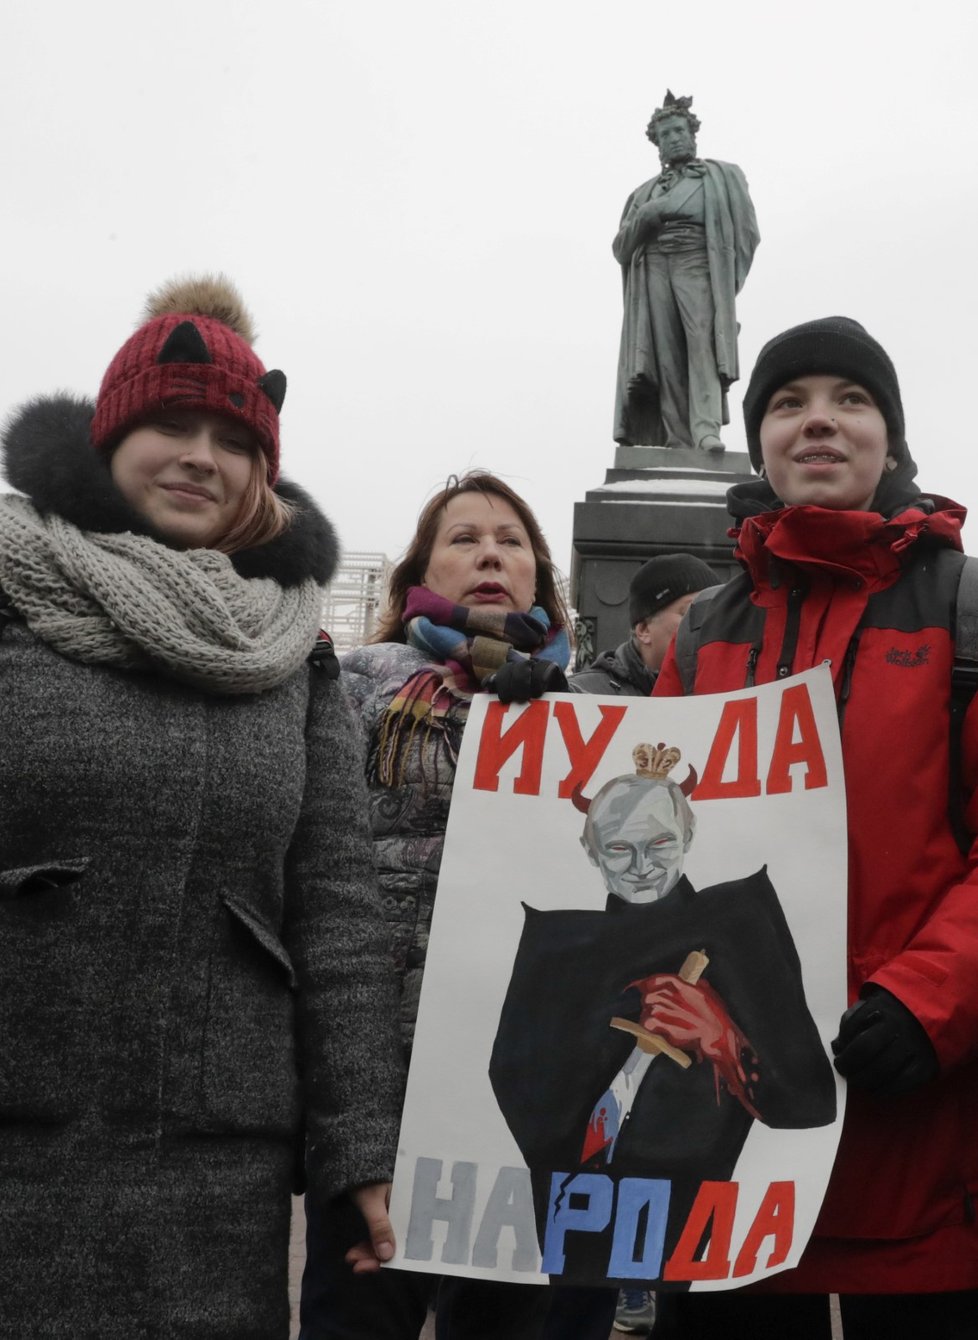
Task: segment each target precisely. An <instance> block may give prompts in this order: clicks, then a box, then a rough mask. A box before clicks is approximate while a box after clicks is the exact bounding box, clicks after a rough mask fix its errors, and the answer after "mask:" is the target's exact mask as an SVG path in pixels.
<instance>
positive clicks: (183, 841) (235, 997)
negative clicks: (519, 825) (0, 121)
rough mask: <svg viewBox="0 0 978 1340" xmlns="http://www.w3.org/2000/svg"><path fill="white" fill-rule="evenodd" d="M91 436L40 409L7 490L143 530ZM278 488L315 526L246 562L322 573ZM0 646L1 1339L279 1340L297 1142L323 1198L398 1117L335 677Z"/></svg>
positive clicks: (17, 623) (10, 460)
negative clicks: (259, 674) (275, 675)
mask: <svg viewBox="0 0 978 1340" xmlns="http://www.w3.org/2000/svg"><path fill="white" fill-rule="evenodd" d="M90 417H91V407H90V406H84V405H79V404H77V403H73V402H68V401H60V402H47V403H43V404H38V405H35V406H32V407H30V408H29V409H28V410H27V411H26V412H25V414H24V415H23V417H21V418H20V419H19V420H18V421H17V422H16V423H15V424H14V425H13V427H12V428H11V429H10V430H9V431H8V434H7V437H6V442H5V452H6V465H7V472H8V477H9V478H10V479H11V480H12V481H13V482H16V483H17V484H19V485H20V486H21V487H22V488H25V489H27V490H28V491H29V492H30V494H31V497H32V499H33V501H34V503H35V505H36V506H37V507H38V508H39V509H41V510H44V511H54V512H56V513H59V514H61V515H64V516H67V517H69V518H70V519H72V520H74V521H76V522H78V523H79V524H82V525H84V526H85V527H86V528H89V529H92V528H97V529H101V530H115V529H120V528H124V527H126V526H127V525H128V524H129V521H130V520H131V514H129V513H128V509H126V508H125V505H124V504H123V502H122V500H121V498H120V497H119V496H118V495H117V494H116V493H115V491H114V489H113V487H112V484H111V479H110V476H109V474H108V471H107V469H106V467H105V465H104V464H103V463H102V461H101V460H100V459H99V458H98V457H97V456H96V455H95V453H94V452H93V451H92V449H91V448H90V447H89V446H88V442H87V437H88V423H89V421H90ZM283 491H287V492H288V493H289V494H290V495H291V496H292V497H293V498H294V499H295V500H296V501H297V502H298V504H299V509H300V510H299V515H298V518H297V521H296V523H295V525H294V526H293V528H292V529H291V530H290V531H289V532H287V533H286V535H285V536H284V537H283V538H282V539H280V540H279V541H277V542H276V543H275V545H274V546H272V545H269V546H267V551H266V552H262V553H259V552H257V551H255V552H253V553H252V554H250V555H242V556H240V558H239V559H238V561H237V566H238V568H239V571H250V572H252V573H255V574H257V573H259V572H264V573H265V574H267V575H275V574H278V575H279V577H280V579H281V580H282V581H283V583H285V584H287V583H289V582H290V581H293V582H294V581H299V580H302V579H303V578H305V577H306V576H307V575H309V574H310V573H314V574H316V575H317V576H319V577H325V576H326V575H327V574H328V572H329V571H330V570H331V568H332V566H333V564H334V562H335V555H336V550H335V542H334V539H333V535H332V530H331V528H330V527H329V524H328V523H327V522H326V521H325V519H324V518H322V517H321V516H320V515H319V513H318V512H317V511H316V509H315V507H314V505H313V504H312V503H311V502H310V501H309V500H308V499H307V498H305V496H304V495H302V494H301V493H300V492H299V491H297V490H295V489H288V488H287V489H286V490H283ZM137 524H138V523H137ZM140 528H141V529H143V530H145V529H146V528H145V526H141V527H140ZM14 614H15V615H16V611H14ZM0 629H2V636H0V738H2V741H3V744H2V748H0V1021H2V1029H0V1186H2V1188H3V1195H2V1197H0V1243H2V1250H0V1335H2V1336H10V1337H14V1336H16V1337H18V1340H31V1338H35V1340H41V1338H42V1337H43V1340H57V1338H59V1337H72V1340H80V1338H81V1337H92V1338H93V1340H94V1337H98V1340H149V1338H150V1337H152V1338H153V1340H177V1337H179V1338H180V1340H207V1338H208V1337H210V1338H212V1340H218V1338H220V1340H227V1338H228V1337H231V1336H234V1337H235V1340H245V1338H246V1337H253V1340H274V1337H282V1338H283V1340H284V1337H285V1336H286V1335H287V1334H288V1296H287V1287H286V1286H287V1244H288V1235H289V1216H290V1208H291V1199H290V1190H291V1187H292V1181H293V1172H294V1167H295V1162H296V1154H297V1141H298V1138H299V1136H300V1132H301V1127H302V1124H303V1122H304V1123H305V1126H306V1131H307V1139H308V1160H307V1162H308V1176H309V1179H310V1182H311V1184H312V1185H314V1186H315V1187H316V1188H317V1190H318V1192H319V1194H320V1195H321V1196H324V1197H325V1196H330V1195H334V1194H336V1193H337V1192H339V1191H341V1190H343V1189H345V1188H348V1187H351V1186H354V1185H357V1184H360V1183H363V1182H367V1181H376V1180H382V1179H385V1178H387V1177H388V1176H389V1175H390V1173H391V1169H392V1166H393V1154H394V1148H395V1141H396V1133H397V1125H396V1122H397V1117H398V1112H399V1076H398V1070H399V1061H398V1059H397V1058H396V1042H395V1038H394V1036H393V1030H391V1029H390V1027H389V1020H390V1019H391V1018H392V1016H393V1010H394V1000H393V996H394V992H393V983H392V981H391V975H390V972H389V966H388V963H387V959H386V951H385V936H384V930H383V924H382V921H381V918H380V916H379V913H378V908H377V899H376V890H375V884H374V879H373V874H372V870H371V863H370V847H369V840H368V833H367V827H366V796H365V793H364V788H363V784H362V762H361V758H360V754H359V746H358V740H357V737H356V731H355V726H354V722H353V719H352V716H351V713H350V710H349V706H348V703H347V701H346V698H345V695H344V692H343V689H342V687H341V684H340V681H339V680H338V679H330V678H329V677H328V675H327V674H326V673H323V672H322V671H321V670H318V669H315V668H312V667H310V666H303V667H302V668H301V669H300V670H299V671H298V672H297V673H296V674H295V675H293V676H292V677H291V678H290V679H288V680H286V681H285V682H284V683H282V684H281V685H279V686H278V687H277V688H275V689H272V690H270V691H268V692H266V693H261V694H254V695H244V696H239V697H235V698H227V697H219V696H216V695H212V694H208V693H206V692H201V691H198V690H196V689H192V688H189V687H187V686H186V685H183V684H180V683H177V682H176V681H174V680H171V679H168V678H166V677H165V676H164V675H163V674H155V673H131V674H130V673H123V672H120V671H117V670H113V669H108V668H105V667H101V666H93V665H85V664H82V663H80V662H77V661H74V660H71V659H68V658H67V657H65V656H61V655H58V654H56V653H55V652H53V651H52V650H51V649H50V648H49V647H48V646H47V645H45V643H43V642H41V641H40V640H39V639H38V638H37V637H35V636H34V634H33V633H32V632H31V631H30V630H29V628H28V627H27V625H26V624H25V623H24V622H23V621H21V620H19V619H17V618H16V617H15V618H14V620H13V621H11V622H6V623H5V622H4V621H3V620H2V619H0Z"/></svg>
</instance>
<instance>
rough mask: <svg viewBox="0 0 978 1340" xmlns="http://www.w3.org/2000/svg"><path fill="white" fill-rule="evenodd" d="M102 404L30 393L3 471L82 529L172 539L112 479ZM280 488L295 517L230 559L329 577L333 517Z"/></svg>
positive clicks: (288, 576) (255, 571) (288, 577)
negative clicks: (92, 431)
mask: <svg viewBox="0 0 978 1340" xmlns="http://www.w3.org/2000/svg"><path fill="white" fill-rule="evenodd" d="M94 413H95V406H94V404H93V403H92V402H91V401H90V400H84V399H81V398H79V397H75V396H69V395H59V396H45V397H43V398H38V399H36V400H31V401H29V402H28V403H27V404H26V405H24V406H23V408H21V409H20V410H18V411H17V412H16V413H15V414H14V416H13V417H12V418H11V420H10V422H9V423H8V424H7V426H6V428H5V430H4V433H3V438H2V441H0V451H2V456H3V466H4V472H5V474H6V476H7V478H8V480H9V481H10V483H11V484H12V485H13V486H14V488H15V489H19V490H20V491H21V492H22V493H26V494H27V496H28V497H29V498H30V500H31V502H32V503H33V504H34V506H35V507H36V508H37V510H38V511H39V512H54V513H55V514H56V515H57V516H61V517H64V519H65V520H66V521H70V522H71V523H72V524H73V525H75V526H78V527H79V529H81V530H91V531H97V532H100V533H102V534H105V533H107V532H116V531H127V530H128V531H133V532H134V533H135V534H137V535H151V536H152V537H153V538H154V539H156V540H160V541H161V542H162V543H164V544H166V543H167V541H166V539H165V538H164V537H163V536H162V535H157V534H155V532H154V531H153V529H152V528H151V527H150V525H149V524H148V523H147V522H146V521H144V520H143V518H142V517H141V516H140V515H139V514H138V512H135V511H133V509H132V508H131V507H130V506H129V504H128V503H127V502H126V501H125V499H124V498H123V497H122V495H121V494H120V493H119V492H118V490H117V489H116V487H115V485H114V484H113V483H112V476H111V475H110V474H109V471H108V468H107V463H106V459H105V457H103V456H102V455H101V454H100V453H99V452H97V451H95V449H94V448H93V447H92V445H91V443H90V441H89V428H90V426H91V422H92V415H93V414H94ZM275 492H276V493H277V494H278V495H279V496H280V497H282V498H285V499H286V500H287V501H288V502H290V503H292V504H293V506H294V507H295V516H294V520H293V522H292V525H291V526H290V527H289V528H288V530H287V531H285V533H284V534H282V535H280V536H279V537H278V539H277V540H272V542H271V543H270V544H263V545H259V546H258V547H257V548H255V549H243V550H242V551H241V552H240V553H237V554H232V555H231V562H232V563H233V564H234V566H235V568H236V569H237V571H238V572H240V573H241V575H242V576H243V577H273V578H274V579H275V580H276V581H277V582H279V583H280V584H281V585H282V586H298V584H299V583H300V582H302V581H304V580H305V579H306V578H307V577H314V578H315V579H316V581H317V582H320V583H325V582H327V581H329V579H330V577H331V576H332V575H333V571H334V569H335V568H336V564H337V561H338V558H339V545H338V543H337V539H336V534H335V532H334V530H333V527H332V526H331V525H330V523H329V521H328V520H327V519H326V517H325V516H324V515H323V513H322V512H321V511H320V510H319V508H318V507H317V506H316V504H315V503H314V502H313V501H312V499H311V498H310V497H309V495H308V494H307V493H305V492H304V491H303V490H302V489H300V488H299V487H298V485H296V484H287V483H286V482H285V481H284V480H279V482H278V484H276V486H275Z"/></svg>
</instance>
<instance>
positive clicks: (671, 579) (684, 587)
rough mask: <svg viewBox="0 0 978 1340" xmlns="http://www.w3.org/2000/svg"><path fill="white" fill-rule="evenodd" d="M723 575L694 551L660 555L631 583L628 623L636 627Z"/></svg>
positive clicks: (647, 564)
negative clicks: (717, 573) (695, 556)
mask: <svg viewBox="0 0 978 1340" xmlns="http://www.w3.org/2000/svg"><path fill="white" fill-rule="evenodd" d="M719 580H720V578H719V577H718V576H717V575H716V573H715V572H714V571H713V569H712V568H711V567H708V566H707V565H706V564H705V563H704V562H703V560H702V559H701V558H694V557H693V555H692V554H660V555H659V556H658V557H656V558H650V559H649V561H648V562H647V563H643V564H642V566H641V567H640V568H639V570H638V572H636V574H635V576H634V577H633V578H632V580H631V582H630V583H629V586H628V622H629V623H630V625H631V626H632V628H634V627H635V625H636V624H637V623H641V622H642V620H643V619H648V618H650V617H651V615H653V614H658V612H659V610H662V609H665V607H666V606H667V605H671V604H672V602H673V601H674V600H681V599H682V597H683V596H688V595H692V594H695V592H697V591H705V590H706V588H707V587H708V586H716V584H717V583H718V582H719Z"/></svg>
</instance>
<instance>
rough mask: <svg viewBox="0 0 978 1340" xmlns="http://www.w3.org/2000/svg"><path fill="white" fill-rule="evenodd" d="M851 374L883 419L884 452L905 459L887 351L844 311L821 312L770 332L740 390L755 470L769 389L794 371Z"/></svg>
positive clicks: (906, 450)
mask: <svg viewBox="0 0 978 1340" xmlns="http://www.w3.org/2000/svg"><path fill="white" fill-rule="evenodd" d="M820 374H825V375H829V376H831V375H835V376H837V377H851V378H852V380H853V381H854V382H858V383H859V385H860V386H865V388H866V390H867V391H869V392H870V393H871V394H872V396H873V399H874V400H875V401H876V404H877V406H878V408H879V411H880V413H881V414H882V415H883V418H884V419H885V420H886V428H887V434H888V446H889V450H890V454H891V455H892V456H893V457H895V459H896V460H897V461H898V462H900V463H901V464H902V463H904V462H910V459H911V458H910V450H909V448H908V447H907V441H906V437H905V433H906V427H905V425H904V420H903V401H902V400H901V399H900V383H899V382H898V381H897V375H896V368H895V367H894V366H893V364H892V362H891V361H890V356H889V354H888V353H887V352H886V350H885V349H884V348H883V346H882V345H881V344H879V343H878V342H877V341H876V340H874V339H873V337H872V335H870V333H869V331H867V330H866V328H865V327H864V326H861V325H860V324H859V322H858V321H853V320H852V319H851V318H850V317H848V316H826V317H823V318H822V319H821V320H819V321H806V322H805V323H804V324H803V325H801V326H792V327H791V329H790V330H785V331H782V333H781V334H780V335H775V337H774V339H773V340H768V342H767V344H765V346H764V348H763V349H762V350H761V352H760V353H759V354H758V355H757V362H756V363H755V364H754V371H753V372H752V373H751V375H750V382H749V383H748V385H747V390H746V391H745V392H744V425H745V427H746V429H747V450H748V451H749V452H750V460H751V465H753V467H754V469H755V470H756V471H757V472H758V473H760V471H761V469H762V467H763V465H764V461H763V458H762V455H761V420H762V419H763V418H764V414H765V412H766V410H767V406H768V401H769V400H770V399H771V396H772V395H774V392H775V391H776V390H777V389H778V388H779V387H780V386H784V385H786V384H787V383H788V382H791V381H795V380H796V379H797V378H799V377H815V376H818V375H820Z"/></svg>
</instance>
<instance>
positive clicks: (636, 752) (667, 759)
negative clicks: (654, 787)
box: [632, 740, 682, 782]
mask: <svg viewBox="0 0 978 1340" xmlns="http://www.w3.org/2000/svg"><path fill="white" fill-rule="evenodd" d="M681 758H682V754H681V753H680V752H679V750H678V749H677V748H676V746H675V745H673V744H670V745H666V744H663V742H662V741H661V740H660V741H659V743H658V744H637V745H636V746H635V748H634V749H633V750H632V762H633V763H634V764H635V776H636V777H649V778H651V779H652V780H654V781H659V782H661V781H664V780H665V778H666V777H668V776H669V774H670V772H672V770H673V768H674V767H675V766H676V764H677V763H678V762H679V760H680V759H681Z"/></svg>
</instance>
